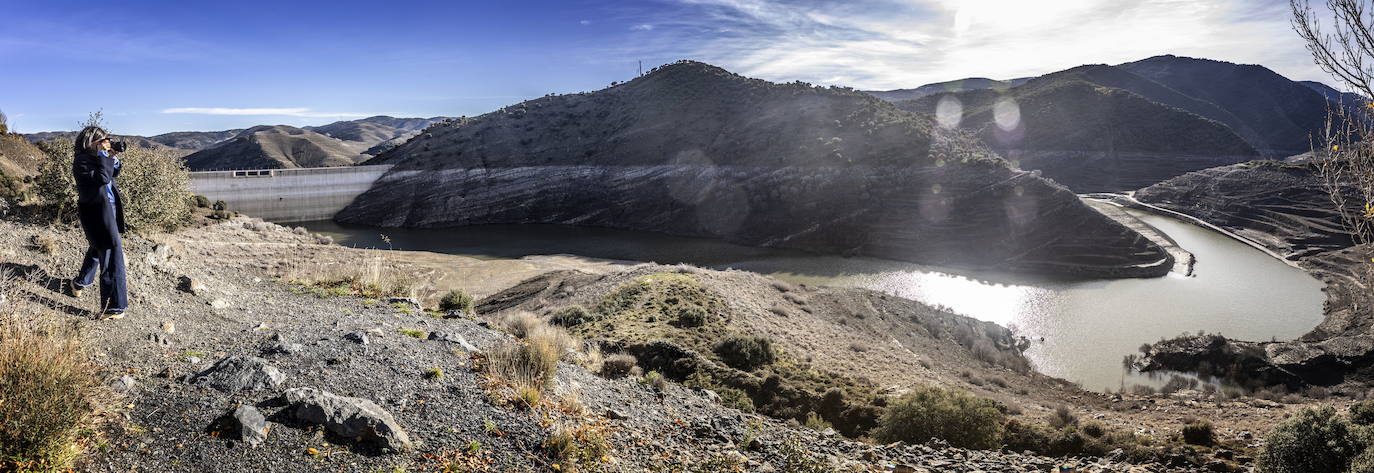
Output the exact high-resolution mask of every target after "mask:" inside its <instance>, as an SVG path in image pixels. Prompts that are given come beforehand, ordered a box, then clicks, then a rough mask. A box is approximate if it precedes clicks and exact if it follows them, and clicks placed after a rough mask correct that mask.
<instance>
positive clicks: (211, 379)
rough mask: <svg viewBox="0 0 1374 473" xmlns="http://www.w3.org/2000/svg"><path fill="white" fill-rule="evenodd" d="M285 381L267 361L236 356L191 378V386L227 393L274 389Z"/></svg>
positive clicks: (284, 377)
mask: <svg viewBox="0 0 1374 473" xmlns="http://www.w3.org/2000/svg"><path fill="white" fill-rule="evenodd" d="M285 380H286V375H285V374H282V372H281V370H278V369H277V368H276V367H274V366H272V365H271V364H269V363H268V362H267V360H264V359H262V358H258V357H256V356H238V355H234V356H229V357H225V358H224V359H222V360H219V361H218V362H216V363H215V364H214V365H213V366H211V367H209V368H206V369H205V371H201V372H200V373H197V374H196V375H195V376H194V377H192V378H191V382H192V383H193V384H204V385H208V386H210V387H212V388H215V389H218V390H220V391H224V392H227V393H233V392H239V391H260V390H263V389H268V388H275V387H277V386H280V385H281V383H282V381H285Z"/></svg>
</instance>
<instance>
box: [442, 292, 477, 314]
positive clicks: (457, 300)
mask: <svg viewBox="0 0 1374 473" xmlns="http://www.w3.org/2000/svg"><path fill="white" fill-rule="evenodd" d="M475 304H476V301H475V300H473V297H472V295H471V294H468V292H467V291H464V290H462V289H453V290H450V291H448V294H444V297H443V298H441V299H439V310H441V311H444V312H452V311H455V310H461V311H463V313H464V314H467V315H468V316H473V315H476V311H475V310H474V307H475Z"/></svg>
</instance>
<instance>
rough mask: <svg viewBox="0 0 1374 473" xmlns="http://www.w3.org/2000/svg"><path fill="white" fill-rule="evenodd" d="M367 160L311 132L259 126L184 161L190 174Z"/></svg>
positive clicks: (320, 165)
mask: <svg viewBox="0 0 1374 473" xmlns="http://www.w3.org/2000/svg"><path fill="white" fill-rule="evenodd" d="M367 157H368V156H365V155H363V154H361V153H358V152H357V150H354V149H352V148H350V147H349V146H347V145H345V144H344V142H343V141H341V140H337V139H334V138H330V137H328V136H325V135H322V134H319V133H316V132H314V131H310V130H305V129H301V128H296V127H292V126H286V125H262V126H255V127H252V128H249V129H247V130H244V131H243V132H241V133H239V134H238V135H236V136H234V137H233V138H232V139H229V140H226V141H223V142H220V143H218V144H215V145H214V146H211V147H209V148H206V149H203V150H200V151H196V152H195V153H191V154H190V155H187V156H186V157H185V158H184V159H185V160H186V165H187V166H188V167H190V168H191V170H192V171H215V170H226V169H281V168H305V167H324V166H351V165H353V164H357V163H358V162H360V161H363V160H365V159H367Z"/></svg>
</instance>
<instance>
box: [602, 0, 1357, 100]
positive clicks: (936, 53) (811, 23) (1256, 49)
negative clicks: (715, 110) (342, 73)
mask: <svg viewBox="0 0 1374 473" xmlns="http://www.w3.org/2000/svg"><path fill="white" fill-rule="evenodd" d="M671 1H673V2H675V3H676V4H677V5H679V6H680V7H682V8H678V9H673V10H670V11H671V13H667V14H662V15H660V16H658V17H651V18H645V19H650V20H652V21H653V23H654V24H655V25H657V26H658V27H659V31H658V34H657V35H656V36H659V39H658V40H657V41H646V42H642V43H640V44H638V45H637V46H636V47H638V48H639V50H636V51H625V53H627V55H638V56H642V55H644V54H646V53H648V54H655V55H657V56H660V57H691V58H698V59H701V60H704V61H707V62H711V63H713V64H717V65H720V66H723V67H726V68H727V69H731V70H733V71H735V72H739V73H741V74H745V75H749V76H754V77H761V78H764V79H769V80H775V81H792V80H805V81H808V82H816V83H821V84H841V85H849V86H854V87H858V88H864V89H890V88H906V87H915V86H918V85H921V84H926V83H930V82H938V81H944V80H951V79H959V78H964V77H991V78H995V79H1010V78H1014V77H1023V76H1031V75H1039V74H1044V73H1047V72H1053V71H1057V70H1062V69H1067V68H1070V67H1073V66H1077V65H1082V64H1118V63H1122V62H1129V61H1134V60H1139V59H1144V58H1146V57H1150V56H1155V55H1160V54H1176V55H1181V56H1193V57H1203V58H1209V59H1218V60H1224V61H1231V62H1237V63H1249V64H1261V65H1264V66H1266V67H1269V68H1271V69H1274V70H1275V71H1277V72H1279V73H1280V74H1283V75H1285V76H1288V77H1289V78H1292V79H1295V80H1322V81H1326V82H1330V79H1329V78H1328V77H1327V76H1326V75H1325V74H1323V73H1322V72H1321V71H1320V70H1318V69H1317V68H1316V67H1315V66H1313V65H1312V61H1311V58H1310V56H1308V53H1307V51H1306V50H1305V49H1304V48H1303V44H1302V42H1301V40H1300V39H1299V38H1298V37H1297V35H1296V34H1295V33H1293V32H1292V30H1291V29H1290V28H1289V24H1288V8H1287V7H1288V2H1287V1H1284V0H1205V1H1204V0H1054V1H1027V0H856V1H852V2H827V1H823V0H671ZM640 21H643V19H641V20H640Z"/></svg>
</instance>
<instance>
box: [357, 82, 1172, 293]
mask: <svg viewBox="0 0 1374 473" xmlns="http://www.w3.org/2000/svg"><path fill="white" fill-rule="evenodd" d="M370 162H371V163H391V164H395V165H396V167H395V168H394V169H392V170H391V172H390V173H388V174H387V175H386V176H384V177H383V178H382V179H381V180H379V181H378V182H377V183H376V184H375V185H374V186H373V188H372V189H371V190H370V191H368V192H367V193H365V194H363V195H361V196H359V197H358V199H356V200H355V201H354V202H353V204H351V205H350V206H349V207H348V208H346V209H344V210H343V211H342V212H341V213H340V214H339V215H338V216H337V217H336V218H337V219H338V220H340V221H342V222H347V223H359V224H370V225H381V226H413V227H445V226H461V225H475V224H485V223H571V224H579V225H592V226H604V227H613V228H626V229H639V230H650V231H659V232H664V233H671V234H679V235H695V236H709V237H719V238H724V239H727V240H731V241H735V242H738V243H743V244H750V245H762V246H778V247H791V248H801V249H809V250H815V251H824V252H838V253H846V254H867V255H875V256H883V257H890V258H897V259H904V260H910V261H919V262H927V263H935V264H948V265H959V266H979V267H998V268H1003V269H1020V270H1032V271H1048V272H1056V273H1069V274H1080V275H1081V274H1087V273H1095V274H1113V275H1120V274H1155V273H1157V272H1158V271H1159V268H1158V267H1157V266H1156V265H1157V264H1159V263H1161V261H1162V260H1163V259H1165V258H1166V257H1165V256H1163V253H1162V251H1161V250H1160V249H1159V248H1157V247H1155V246H1154V245H1153V244H1150V243H1148V242H1147V241H1145V240H1144V239H1143V238H1141V237H1140V236H1139V235H1138V234H1135V233H1134V232H1132V231H1130V230H1127V229H1125V228H1124V227H1121V226H1120V225H1118V224H1116V223H1115V222H1113V221H1110V220H1109V219H1107V218H1106V217H1104V216H1102V215H1101V214H1098V213H1096V212H1095V211H1092V210H1091V209H1089V208H1087V207H1086V206H1084V205H1083V204H1082V203H1081V202H1079V201H1078V200H1077V198H1076V196H1074V195H1073V193H1072V192H1069V191H1068V190H1066V189H1063V188H1062V187H1058V186H1055V185H1054V184H1052V183H1049V182H1047V181H1044V180H1042V179H1040V178H1037V177H1035V176H1032V175H1030V174H1028V173H1025V172H1021V171H1017V170H1013V169H1009V168H1008V167H1007V166H1006V164H1005V162H1004V161H1002V160H1001V159H999V158H997V157H996V155H994V154H993V153H991V152H989V151H988V150H987V149H986V148H984V147H982V146H980V145H978V144H977V143H976V141H975V140H973V139H972V138H971V137H969V136H967V135H965V134H963V133H958V132H941V131H937V129H936V126H935V124H934V123H933V120H932V119H931V118H930V117H929V116H926V115H922V114H912V113H908V112H904V111H902V110H899V109H897V108H896V107H894V106H893V105H891V104H890V103H887V102H885V101H882V100H880V99H877V98H875V97H873V96H871V95H868V94H864V93H861V92H857V91H854V90H851V89H843V88H818V87H813V86H811V85H809V84H803V83H790V84H774V83H770V82H767V81H763V80H758V79H750V78H745V77H742V76H739V75H736V74H732V73H730V72H727V71H725V70H723V69H720V68H718V67H714V66H710V65H707V64H702V63H697V62H681V63H676V64H671V65H668V66H664V67H661V68H658V69H656V70H655V71H653V72H651V73H649V74H647V75H645V76H643V77H640V78H637V79H635V80H633V81H630V82H628V83H625V84H622V85H618V86H615V87H611V88H609V89H605V90H601V91H597V92H591V93H582V94H573V95H563V96H551V97H544V98H540V99H535V100H530V101H527V102H523V103H520V104H516V105H513V106H510V107H506V108H504V109H502V110H499V111H497V112H492V113H488V114H486V115H482V116H479V117H475V118H471V119H465V120H459V121H453V122H449V123H446V124H444V125H441V126H435V127H431V128H430V129H428V130H426V131H425V132H424V133H423V134H421V135H420V136H419V137H417V138H415V139H412V140H411V141H409V142H407V143H406V144H404V145H402V146H399V147H397V148H395V149H393V150H391V151H389V152H386V153H383V154H382V155H380V156H378V157H377V158H375V159H374V160H372V161H370ZM1065 228H1074V229H1075V230H1074V231H1071V232H1066V231H1064V229H1065ZM1166 271H1167V269H1166Z"/></svg>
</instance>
